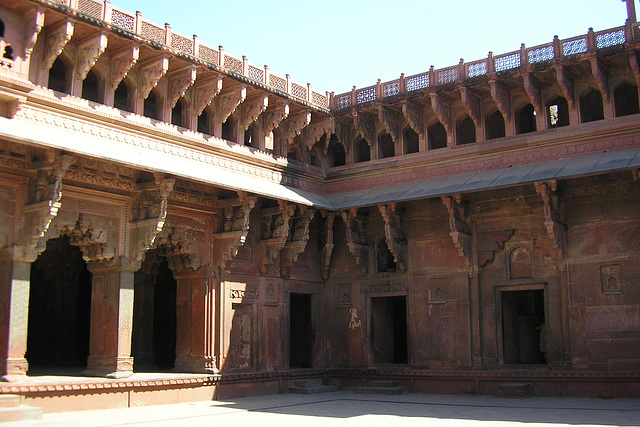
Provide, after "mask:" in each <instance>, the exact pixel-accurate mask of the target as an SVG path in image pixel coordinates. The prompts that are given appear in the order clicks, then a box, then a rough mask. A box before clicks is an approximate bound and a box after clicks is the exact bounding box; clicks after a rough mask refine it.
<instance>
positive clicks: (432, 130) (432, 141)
mask: <svg viewBox="0 0 640 427" xmlns="http://www.w3.org/2000/svg"><path fill="white" fill-rule="evenodd" d="M472 124H473V122H472ZM475 132H476V130H475V127H474V129H473V135H474V141H475ZM427 140H428V144H429V150H435V149H436V148H445V147H446V146H447V130H446V129H445V128H444V126H443V125H442V123H440V122H438V123H436V124H434V125H432V126H430V127H429V129H428V130H427Z"/></svg>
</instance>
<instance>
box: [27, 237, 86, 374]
mask: <svg viewBox="0 0 640 427" xmlns="http://www.w3.org/2000/svg"><path fill="white" fill-rule="evenodd" d="M90 324H91V273H90V272H89V270H88V269H87V263H86V262H85V261H84V260H83V259H82V252H81V250H80V248H78V247H77V246H72V245H71V244H70V243H69V237H68V236H62V237H59V238H57V239H51V240H49V241H48V242H47V246H46V250H45V251H44V252H43V253H42V254H41V255H40V256H39V257H38V258H37V259H36V261H35V262H34V263H33V264H31V286H30V293H29V319H28V325H29V326H28V332H27V352H26V358H27V361H28V362H29V374H30V375H33V374H36V375H37V374H42V373H47V372H51V369H52V368H53V369H55V372H56V373H59V372H61V371H60V369H61V368H64V369H65V370H71V371H72V372H74V373H75V371H76V370H77V371H78V372H79V371H80V370H81V369H84V368H85V367H86V366H87V358H88V357H89V336H90Z"/></svg>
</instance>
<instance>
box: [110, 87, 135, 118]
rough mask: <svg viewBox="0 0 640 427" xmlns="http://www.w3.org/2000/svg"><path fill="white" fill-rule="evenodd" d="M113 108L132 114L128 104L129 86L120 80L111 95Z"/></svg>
mask: <svg viewBox="0 0 640 427" xmlns="http://www.w3.org/2000/svg"><path fill="white" fill-rule="evenodd" d="M113 106H114V107H115V108H117V109H119V110H123V111H129V112H132V111H133V109H132V108H131V103H130V102H129V85H127V83H125V81H124V80H122V81H121V82H120V83H119V84H118V87H117V88H116V90H115V92H114V94H113Z"/></svg>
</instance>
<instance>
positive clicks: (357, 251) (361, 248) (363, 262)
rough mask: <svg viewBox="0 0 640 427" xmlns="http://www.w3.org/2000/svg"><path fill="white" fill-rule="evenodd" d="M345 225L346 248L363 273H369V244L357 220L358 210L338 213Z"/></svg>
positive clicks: (359, 221) (361, 224) (361, 225)
mask: <svg viewBox="0 0 640 427" xmlns="http://www.w3.org/2000/svg"><path fill="white" fill-rule="evenodd" d="M340 216H341V217H342V220H343V221H344V224H345V225H346V232H347V247H348V248H349V252H351V255H353V257H354V258H355V260H356V264H358V265H359V266H360V267H361V268H362V270H363V272H365V273H366V272H367V271H369V244H368V242H367V238H366V236H365V234H364V227H363V223H362V219H360V218H358V209H357V208H355V209H349V210H346V211H342V212H340Z"/></svg>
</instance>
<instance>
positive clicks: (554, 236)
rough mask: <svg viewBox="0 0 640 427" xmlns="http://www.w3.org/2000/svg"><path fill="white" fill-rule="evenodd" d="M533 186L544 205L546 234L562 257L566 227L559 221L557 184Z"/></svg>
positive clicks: (544, 183)
mask: <svg viewBox="0 0 640 427" xmlns="http://www.w3.org/2000/svg"><path fill="white" fill-rule="evenodd" d="M534 185H535V188H536V192H537V193H538V194H539V195H540V197H542V201H543V203H544V208H543V212H544V225H545V227H546V228H547V234H548V235H549V237H550V238H551V240H552V242H553V246H554V247H556V248H558V249H560V255H561V256H563V257H564V253H565V241H566V237H565V231H566V226H565V225H564V224H563V223H562V222H561V221H560V213H559V202H560V200H559V199H560V196H559V193H558V182H557V181H555V180H553V181H548V182H536V183H534Z"/></svg>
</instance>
